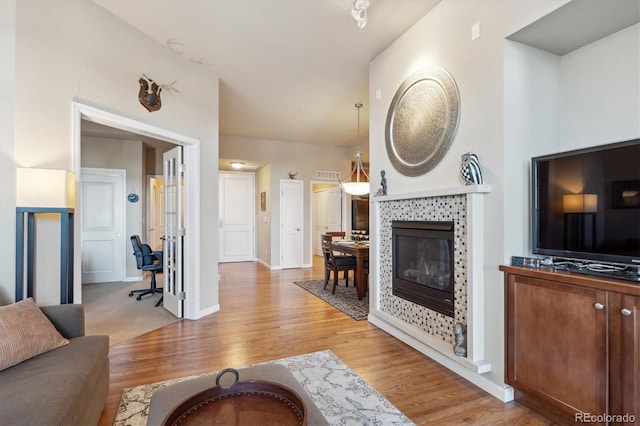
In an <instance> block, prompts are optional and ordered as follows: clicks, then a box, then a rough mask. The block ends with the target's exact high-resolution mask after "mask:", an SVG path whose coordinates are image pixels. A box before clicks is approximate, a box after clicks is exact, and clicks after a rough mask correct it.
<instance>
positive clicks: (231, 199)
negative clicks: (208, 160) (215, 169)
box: [218, 172, 256, 263]
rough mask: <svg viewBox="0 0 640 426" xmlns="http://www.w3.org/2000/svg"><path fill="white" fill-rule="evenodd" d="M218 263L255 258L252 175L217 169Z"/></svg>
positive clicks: (254, 191) (254, 215)
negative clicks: (218, 204)
mask: <svg viewBox="0 0 640 426" xmlns="http://www.w3.org/2000/svg"><path fill="white" fill-rule="evenodd" d="M218 187H219V188H218V189H219V191H218V194H219V203H220V209H219V212H220V217H219V219H218V221H219V226H220V263H225V262H251V261H254V260H255V241H256V236H255V228H256V227H255V223H256V214H255V211H256V207H255V204H256V203H255V199H256V197H255V193H256V189H255V175H254V174H253V173H242V172H220V174H219V179H218Z"/></svg>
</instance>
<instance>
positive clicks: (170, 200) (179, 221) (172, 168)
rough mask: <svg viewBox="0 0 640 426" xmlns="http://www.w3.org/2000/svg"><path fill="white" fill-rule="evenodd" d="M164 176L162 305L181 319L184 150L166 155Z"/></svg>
mask: <svg viewBox="0 0 640 426" xmlns="http://www.w3.org/2000/svg"><path fill="white" fill-rule="evenodd" d="M163 164H164V167H163V175H164V244H163V262H164V267H163V270H162V272H163V274H162V275H163V278H164V284H163V286H162V287H163V288H164V292H163V305H164V308H165V309H166V310H168V311H169V312H171V313H172V314H173V315H175V316H176V317H178V318H182V316H183V311H184V306H183V305H184V302H183V301H184V280H183V276H184V274H183V272H184V270H183V253H184V251H183V245H184V238H185V233H186V231H185V228H184V179H183V176H184V174H183V173H184V164H183V162H182V147H181V146H177V147H175V148H173V149H172V150H170V151H167V152H165V153H164V154H163Z"/></svg>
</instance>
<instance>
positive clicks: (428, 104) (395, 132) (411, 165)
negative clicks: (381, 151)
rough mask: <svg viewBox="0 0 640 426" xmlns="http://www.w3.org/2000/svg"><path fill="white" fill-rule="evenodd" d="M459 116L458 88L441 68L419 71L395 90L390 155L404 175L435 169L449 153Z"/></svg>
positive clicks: (390, 117)
mask: <svg viewBox="0 0 640 426" xmlns="http://www.w3.org/2000/svg"><path fill="white" fill-rule="evenodd" d="M459 117H460V99H459V96H458V87H457V86H456V82H455V81H454V79H453V77H451V74H449V73H448V72H447V71H445V70H444V69H442V68H440V67H430V68H426V69H423V70H420V71H418V72H416V73H414V74H412V75H411V76H410V77H409V78H407V79H406V80H405V81H404V82H403V83H402V84H401V85H400V87H399V88H398V90H397V91H396V94H395V96H394V97H393V100H392V101H391V106H390V107H389V113H388V114H387V124H386V128H385V139H386V146H387V155H388V156H389V159H390V160H391V164H392V165H393V167H395V169H396V170H398V172H400V173H402V174H403V175H405V176H420V175H423V174H425V173H427V172H429V171H430V170H431V169H433V168H434V167H435V166H436V165H438V163H439V162H440V161H441V160H442V158H443V157H444V155H445V154H446V153H447V150H448V149H449V146H450V145H451V142H452V141H453V137H454V136H455V133H456V130H457V129H458V121H459Z"/></svg>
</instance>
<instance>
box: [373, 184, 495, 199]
mask: <svg viewBox="0 0 640 426" xmlns="http://www.w3.org/2000/svg"><path fill="white" fill-rule="evenodd" d="M489 192H491V186H490V185H466V186H455V187H452V188H437V189H429V190H426V191H420V192H410V193H405V194H393V195H377V196H374V197H371V201H373V202H381V201H392V200H410V199H412V198H428V197H441V196H446V195H462V194H475V193H477V194H486V193H489Z"/></svg>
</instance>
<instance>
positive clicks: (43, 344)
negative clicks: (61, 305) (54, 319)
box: [0, 298, 69, 371]
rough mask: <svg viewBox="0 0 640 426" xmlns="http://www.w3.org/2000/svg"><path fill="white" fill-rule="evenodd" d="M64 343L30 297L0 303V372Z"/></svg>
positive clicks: (63, 339) (64, 340)
mask: <svg viewBox="0 0 640 426" xmlns="http://www.w3.org/2000/svg"><path fill="white" fill-rule="evenodd" d="M68 343H69V340H67V339H65V338H64V337H63V336H62V335H61V334H60V333H59V332H58V330H56V328H55V326H54V325H53V324H52V323H51V321H49V318H47V316H46V315H45V314H44V313H43V312H42V311H41V310H40V308H38V306H37V305H36V304H35V302H34V301H33V299H32V298H28V299H25V300H21V301H19V302H16V303H13V304H11V305H7V306H0V371H2V370H4V369H6V368H9V367H11V366H12V365H16V364H18V363H21V362H22V361H25V360H27V359H29V358H33V357H34V356H36V355H40V354H42V353H45V352H48V351H50V350H52V349H55V348H59V347H60V346H64V345H66V344H68Z"/></svg>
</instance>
